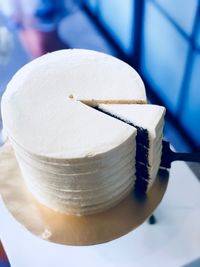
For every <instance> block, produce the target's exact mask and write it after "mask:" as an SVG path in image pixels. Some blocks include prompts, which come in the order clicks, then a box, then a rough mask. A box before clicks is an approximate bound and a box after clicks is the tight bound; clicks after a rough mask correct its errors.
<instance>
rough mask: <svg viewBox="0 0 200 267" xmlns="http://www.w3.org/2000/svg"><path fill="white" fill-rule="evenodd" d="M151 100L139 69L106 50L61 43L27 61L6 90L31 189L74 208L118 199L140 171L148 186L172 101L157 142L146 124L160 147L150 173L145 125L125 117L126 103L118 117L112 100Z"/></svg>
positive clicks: (88, 210)
mask: <svg viewBox="0 0 200 267" xmlns="http://www.w3.org/2000/svg"><path fill="white" fill-rule="evenodd" d="M145 103H146V94H145V88H144V85H143V82H142V80H141V78H140V77H139V75H138V74H137V73H136V71H135V70H134V69H133V68H131V67H130V66H129V65H128V64H126V63H124V62H122V61H121V60H119V59H116V58H114V57H112V56H109V55H105V54H103V53H100V52H95V51H89V50H83V49H68V50H60V51H56V52H53V53H50V54H46V55H44V56H42V57H40V58H38V59H36V60H33V61H32V62H30V63H29V64H27V65H25V66H24V67H23V68H22V69H20V70H19V71H18V72H17V73H16V74H15V76H14V77H13V79H12V80H11V81H10V82H9V84H8V86H7V89H6V91H5V93H4V95H3V97H2V119H3V127H4V130H5V131H6V133H7V136H8V138H9V140H10V143H11V145H12V146H13V148H14V152H15V155H16V158H17V160H18V163H19V166H20V169H21V172H22V174H23V177H24V180H25V182H26V185H27V187H28V189H29V191H30V192H31V193H32V194H33V195H34V196H35V197H36V198H37V199H38V200H39V201H40V202H41V203H43V204H45V205H46V206H48V207H50V208H52V209H54V210H56V211H60V212H64V213H67V214H72V215H85V214H92V213H98V212H101V211H104V210H106V209H108V208H110V207H112V206H115V205H116V204H117V203H119V202H120V201H121V200H122V199H124V198H125V197H126V196H127V195H128V194H129V193H130V192H131V191H132V190H133V187H134V185H137V184H138V179H139V186H137V187H138V188H139V190H143V191H144V192H146V191H147V190H148V189H149V186H150V185H151V184H152V182H150V183H149V180H152V177H150V175H151V172H152V173H153V176H154V178H155V176H156V174H157V171H158V168H159V160H160V154H161V152H160V149H161V148H160V146H161V144H160V143H161V141H160V140H161V139H162V136H161V134H162V127H163V116H164V109H163V108H161V109H157V110H158V112H157V113H159V115H158V114H157V115H158V116H157V117H156V116H155V115H153V116H154V117H153V119H154V120H153V121H154V124H153V125H154V126H155V129H157V128H158V125H159V136H158V138H157V139H159V140H157V139H156V136H157V135H156V133H157V132H156V131H155V138H154V139H155V140H153V142H149V140H150V139H149V136H150V134H148V133H150V132H153V130H154V129H153V130H152V127H151V130H150V131H149V132H148V125H149V124H148V125H147V129H144V131H146V132H147V139H148V142H147V143H145V144H146V147H147V150H148V149H149V150H150V151H154V152H158V157H157V158H155V159H152V157H151V159H150V156H149V160H151V162H152V160H154V161H156V162H157V164H156V165H155V164H154V165H153V164H152V168H154V170H152V169H151V170H150V165H149V162H150V161H149V162H148V155H147V159H146V158H145V160H147V162H146V161H145V162H146V166H147V167H148V168H147V169H148V170H147V176H148V179H149V180H148V181H147V177H146V176H144V171H142V172H141V169H142V168H141V166H143V165H145V164H144V162H143V161H142V160H141V159H140V158H141V157H142V158H143V156H146V154H145V153H144V155H143V152H142V151H140V149H139V146H138V140H137V137H138V136H139V128H138V127H137V125H134V123H130V118H125V119H124V118H122V119H121V118H120V114H119V110H118V117H115V116H113V112H112V113H109V112H107V111H109V107H110V105H111V109H112V105H114V106H115V105H116V107H119V109H120V110H121V108H120V107H121V106H123V107H125V106H126V105H128V106H129V107H132V106H133V109H135V108H134V107H136V106H140V107H142V106H150V105H147V104H146V105H144V104H145ZM94 107H98V108H94ZM107 107H108V110H107V111H106V112H104V110H106V109H107ZM148 110H149V108H148ZM150 110H151V107H150ZM134 114H135V115H134V116H135V117H137V112H135V113H134ZM140 114H141V112H140ZM127 116H128V114H127ZM139 116H141V115H139ZM126 119H127V121H126ZM133 119H134V118H133ZM141 120H142V118H141ZM136 121H137V119H136ZM145 125H146V124H145ZM154 126H153V127H154ZM139 127H140V129H141V126H139ZM156 127H157V128H156ZM146 132H145V133H146ZM136 135H137V137H136ZM141 142H142V141H141V140H140V143H141ZM145 142H146V141H145ZM149 143H151V144H155V145H151V146H150V145H149ZM139 145H141V144H139ZM157 148H158V149H157ZM156 149H157V150H156ZM139 154H142V156H141V157H139V156H138V155H139ZM149 155H151V153H149ZM138 164H139V165H140V168H138ZM142 164H143V165H142ZM155 166H156V167H155ZM155 168H156V169H155ZM144 169H145V168H144ZM139 172H140V173H139ZM141 181H142V183H141ZM144 181H145V183H146V185H145V186H144V185H143V184H144ZM141 184H142V186H141Z"/></svg>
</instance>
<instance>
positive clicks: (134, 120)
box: [98, 104, 165, 191]
mask: <svg viewBox="0 0 200 267" xmlns="http://www.w3.org/2000/svg"><path fill="white" fill-rule="evenodd" d="M98 107H99V109H100V110H102V111H104V112H108V113H110V114H111V115H113V116H117V117H118V118H120V119H122V120H124V121H127V122H128V123H131V124H132V125H134V126H135V127H137V131H138V133H137V138H136V140H137V151H136V177H137V180H136V182H137V184H139V185H138V187H141V188H142V190H141V191H143V190H148V189H149V188H150V186H151V185H152V184H153V181H154V180H155V177H156V175H157V172H158V169H159V166H160V160H161V153H162V137H163V125H164V114H165V108H164V107H161V106H157V105H150V104H149V105H148V104H146V105H145V104H144V105H137V104H135V105H99V106H98ZM146 131H147V134H146ZM145 139H146V141H145ZM147 157H148V160H147V161H146V158H147ZM142 180H144V183H143V182H142ZM136 186H137V185H136ZM145 187H147V188H146V189H145Z"/></svg>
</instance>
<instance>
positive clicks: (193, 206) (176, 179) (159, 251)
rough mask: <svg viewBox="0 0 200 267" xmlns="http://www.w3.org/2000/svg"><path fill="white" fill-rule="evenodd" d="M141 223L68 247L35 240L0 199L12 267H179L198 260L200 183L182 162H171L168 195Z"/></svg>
mask: <svg viewBox="0 0 200 267" xmlns="http://www.w3.org/2000/svg"><path fill="white" fill-rule="evenodd" d="M154 214H155V216H156V218H157V220H158V222H157V224H155V225H149V224H148V223H147V222H145V223H144V224H143V225H141V226H140V227H139V228H137V229H136V230H135V231H132V232H131V233H129V234H127V235H125V236H123V237H121V238H119V239H117V240H114V241H111V242H108V243H105V244H101V245H95V246H87V247H73V246H65V245H59V244H54V243H50V242H48V241H44V240H41V239H39V238H38V237H35V236H34V235H32V234H31V233H29V232H28V231H27V230H26V229H24V228H23V227H22V226H21V225H20V224H19V223H17V222H16V221H15V220H14V219H13V218H12V216H11V214H10V213H9V212H8V211H7V209H6V207H5V205H4V203H3V201H2V199H0V239H1V240H2V243H3V245H4V247H5V250H6V252H7V255H8V258H9V260H10V263H11V266H12V267H55V266H56V267H61V266H69V267H78V266H87V267H90V266H91V267H132V266H137V267H139V266H142V267H144V266H148V267H151V266H152V267H154V266H170V267H173V266H183V265H184V264H187V263H189V262H191V261H192V260H195V259H197V258H198V257H200V183H199V181H198V180H197V178H196V177H195V176H194V175H193V173H192V172H191V170H190V169H189V168H188V167H187V165H186V164H185V163H182V162H175V163H173V166H172V169H171V173H170V181H169V185H168V189H167V192H166V194H165V196H164V199H163V200H162V202H161V204H160V205H159V207H158V208H157V210H156V211H155V213H154Z"/></svg>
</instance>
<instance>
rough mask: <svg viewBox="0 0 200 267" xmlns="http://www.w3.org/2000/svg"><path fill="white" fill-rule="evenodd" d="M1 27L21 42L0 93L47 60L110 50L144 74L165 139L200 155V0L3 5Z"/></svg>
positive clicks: (0, 73)
mask: <svg viewBox="0 0 200 267" xmlns="http://www.w3.org/2000/svg"><path fill="white" fill-rule="evenodd" d="M0 26H6V27H7V29H8V30H9V31H10V32H11V33H12V39H13V40H14V41H13V43H14V45H13V48H12V49H11V52H10V59H9V60H8V63H7V64H1V65H0V94H2V93H3V90H4V89H5V87H6V84H7V82H8V81H9V79H10V78H11V77H12V75H13V74H14V73H15V71H16V70H17V69H18V68H20V67H21V66H22V65H23V64H25V63H26V62H28V61H30V60H31V59H32V58H34V57H37V56H40V55H42V54H43V53H46V52H49V51H54V50H57V49H61V48H68V47H82V48H88V49H94V50H99V51H103V52H105V53H109V54H112V55H114V56H117V57H119V58H121V59H122V60H124V61H126V62H128V63H129V64H130V65H132V66H133V67H134V68H135V69H137V71H138V72H139V73H140V75H141V76H142V78H143V80H144V82H145V85H146V88H147V93H148V98H149V100H150V101H151V102H152V103H157V104H162V105H164V106H165V107H166V108H167V120H166V129H165V135H166V138H168V139H169V140H170V141H171V142H172V144H173V146H174V147H175V148H176V149H177V150H182V151H183V150H184V151H190V150H199V148H200V89H199V84H200V3H199V1H197V0H190V1H189V0H176V1H173V0H76V1H75V0H74V1H73V0H65V1H64V0H34V1H33V0H27V1H25V0H9V1H4V0H0ZM0 43H1V42H0ZM7 52H9V51H7Z"/></svg>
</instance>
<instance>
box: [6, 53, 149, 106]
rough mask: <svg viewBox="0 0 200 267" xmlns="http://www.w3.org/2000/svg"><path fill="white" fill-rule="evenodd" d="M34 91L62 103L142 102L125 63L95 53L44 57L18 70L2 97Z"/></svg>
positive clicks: (136, 82)
mask: <svg viewBox="0 0 200 267" xmlns="http://www.w3.org/2000/svg"><path fill="white" fill-rule="evenodd" d="M30 88H34V90H35V94H37V93H38V92H41V91H43V90H44V91H45V92H46V90H47V88H48V92H49V94H55V93H56V94H61V92H62V94H63V97H64V98H65V99H67V98H74V99H77V100H101V101H102V100H106V101H107V100H115V101H117V100H119V101H121V100H125V101H128V102H131V101H133V102H134V101H142V102H146V93H145V88H144V84H143V82H142V79H141V78H140V76H139V75H138V73H137V72H136V71H135V70H134V69H133V68H132V67H131V66H129V65H128V64H126V63H125V62H123V61H121V60H119V59H117V58H115V57H113V56H110V55H107V54H104V53H101V52H96V51H91V50H84V49H65V50H59V51H56V52H53V53H48V54H46V55H44V56H42V57H40V58H37V59H35V60H33V61H32V62H30V63H28V64H26V65H25V66H24V67H22V68H21V69H20V70H19V71H18V72H17V73H16V74H15V75H14V77H13V79H12V80H11V81H10V82H9V84H8V87H7V90H6V93H5V96H9V95H11V96H12V95H13V94H17V93H21V91H22V90H23V91H25V90H30Z"/></svg>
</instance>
